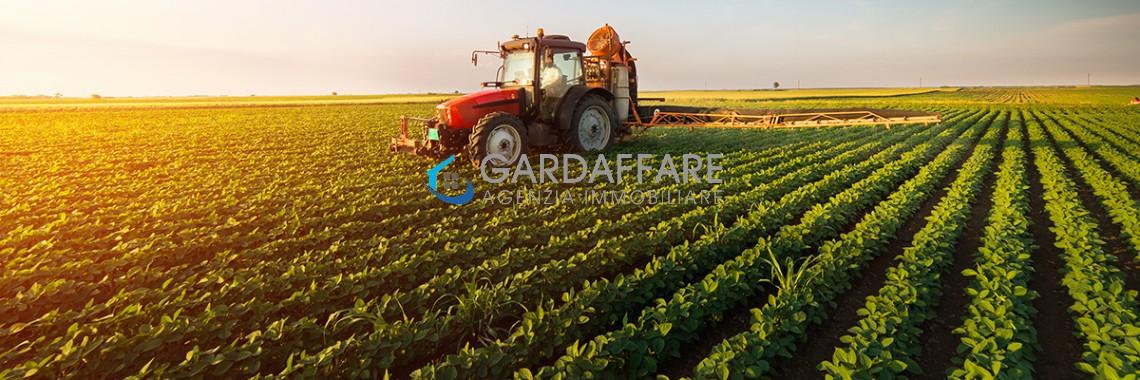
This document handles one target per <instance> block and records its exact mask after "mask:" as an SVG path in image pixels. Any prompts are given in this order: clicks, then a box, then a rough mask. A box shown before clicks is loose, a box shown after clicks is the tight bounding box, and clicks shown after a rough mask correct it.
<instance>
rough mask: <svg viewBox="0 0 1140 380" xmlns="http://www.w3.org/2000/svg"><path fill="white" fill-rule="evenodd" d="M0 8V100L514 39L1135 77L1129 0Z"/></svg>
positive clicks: (406, 60) (976, 70) (267, 89)
mask: <svg viewBox="0 0 1140 380" xmlns="http://www.w3.org/2000/svg"><path fill="white" fill-rule="evenodd" d="M613 3H614V2H611V1H557V2H552V1H519V0H515V1H462V2H460V1H455V2H436V1H425V0H421V1H407V0H403V1H391V2H389V1H363V0H346V1H267V0H264V1H262V0H258V1H215V0H204V1H201V0H200V1H192V2H189V1H173V0H158V1H125V0H102V1H79V0H74V1H72V0H64V1H34V0H14V1H4V2H2V3H0V95H11V94H27V95H32V94H53V93H56V92H58V93H62V94H64V95H65V96H87V95H89V94H93V93H99V94H102V95H106V96H146V95H207V94H208V95H249V94H258V95H271V94H327V93H329V92H331V91H337V92H339V93H342V94H348V93H358V94H362V93H404V92H426V91H455V90H459V91H470V90H473V89H475V88H477V86H478V83H479V82H480V81H484V80H491V78H492V77H493V76H494V73H495V69H496V67H497V65H496V64H494V63H493V60H492V59H491V57H483V59H482V60H481V62H480V65H479V67H472V66H471V63H470V53H471V50H473V49H494V48H495V46H496V42H497V41H501V40H504V39H507V38H508V37H509V36H510V35H511V34H520V35H528V34H533V33H534V29H535V28H536V27H543V28H545V30H546V31H547V33H548V34H567V35H570V36H571V37H572V38H574V39H576V40H584V39H585V38H586V37H587V36H589V33H590V32H591V31H593V30H594V29H595V28H597V27H598V26H601V25H602V24H603V23H609V24H611V25H613V26H614V27H615V28H616V29H617V31H618V33H619V34H620V35H621V37H622V38H623V39H625V40H631V41H632V44H630V46H629V48H630V51H631V52H632V53H633V54H634V55H635V56H636V57H637V58H638V59H639V64H638V69H639V74H640V75H641V85H642V88H645V89H703V88H709V89H720V88H733V89H735V88H770V87H771V86H772V82H774V81H779V82H780V83H781V84H782V87H784V88H789V87H793V88H794V87H795V86H796V83H797V81H799V83H800V85H801V86H803V87H860V86H876V87H878V86H884V87H887V86H890V87H894V86H906V87H913V86H917V85H918V81H919V78H920V77H921V78H923V84H924V85H926V86H939V85H952V86H962V85H1052V84H1084V83H1085V80H1086V73H1091V75H1092V83H1093V84H1140V1H1134V0H1133V1H1083V2H1073V1H1052V0H1050V1H974V0H966V1H950V2H945V3H935V2H925V1H921V2H919V1H876V0H856V1H834V2H823V1H796V2H789V1H755V2H745V1H707V2H682V1H631V2H622V3H620V4H613Z"/></svg>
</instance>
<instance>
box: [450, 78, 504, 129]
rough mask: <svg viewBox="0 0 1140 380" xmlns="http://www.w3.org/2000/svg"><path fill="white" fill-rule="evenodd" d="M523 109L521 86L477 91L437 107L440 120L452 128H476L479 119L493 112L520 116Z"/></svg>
mask: <svg viewBox="0 0 1140 380" xmlns="http://www.w3.org/2000/svg"><path fill="white" fill-rule="evenodd" d="M521 109H522V89H521V88H499V89H491V90H483V91H476V92H472V93H470V94H466V95H461V96H459V97H456V98H452V99H451V100H448V101H446V102H443V103H440V104H439V105H438V106H436V107H435V110H436V116H438V117H439V121H440V122H442V123H443V124H446V125H447V127H448V128H452V129H470V128H474V127H475V124H476V123H478V122H479V119H481V118H483V116H485V115H487V114H489V113H492V112H506V113H509V114H512V115H515V116H518V115H519V111H520V110H521Z"/></svg>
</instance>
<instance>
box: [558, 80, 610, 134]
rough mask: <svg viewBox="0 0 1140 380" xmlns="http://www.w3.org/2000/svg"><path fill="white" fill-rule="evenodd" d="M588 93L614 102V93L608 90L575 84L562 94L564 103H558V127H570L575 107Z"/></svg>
mask: <svg viewBox="0 0 1140 380" xmlns="http://www.w3.org/2000/svg"><path fill="white" fill-rule="evenodd" d="M587 95H597V96H601V97H602V98H603V99H605V100H606V102H613V100H614V94H612V93H610V92H609V91H608V90H606V89H604V88H599V87H586V86H583V85H575V86H572V87H570V89H569V90H567V91H566V95H563V96H562V103H561V104H559V105H558V113H557V116H555V118H556V119H557V120H556V121H557V122H558V129H566V128H568V127H569V126H570V125H571V123H573V120H571V119H572V118H573V117H574V108H576V107H578V102H579V101H581V100H582V98H584V97H586V96H587Z"/></svg>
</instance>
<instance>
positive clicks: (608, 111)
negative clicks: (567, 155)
mask: <svg viewBox="0 0 1140 380" xmlns="http://www.w3.org/2000/svg"><path fill="white" fill-rule="evenodd" d="M617 130H618V120H617V114H616V113H615V112H614V110H613V107H612V106H610V103H609V102H607V101H606V100H605V99H603V98H602V97H600V96H596V95H587V96H585V97H583V98H582V100H581V101H579V102H578V106H577V107H574V116H573V117H572V118H571V119H570V127H569V128H567V129H566V130H565V131H564V133H563V137H562V140H563V142H564V144H565V145H566V147H567V148H569V149H570V151H571V152H589V153H592V152H600V151H603V150H606V148H609V147H610V145H613V143H614V140H615V139H616V138H617Z"/></svg>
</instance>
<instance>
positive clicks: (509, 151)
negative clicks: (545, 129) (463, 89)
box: [467, 112, 528, 167]
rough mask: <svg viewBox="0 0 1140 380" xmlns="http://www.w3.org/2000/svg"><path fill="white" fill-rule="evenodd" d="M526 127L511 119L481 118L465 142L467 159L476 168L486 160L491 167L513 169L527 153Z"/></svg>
mask: <svg viewBox="0 0 1140 380" xmlns="http://www.w3.org/2000/svg"><path fill="white" fill-rule="evenodd" d="M526 137H527V136H526V126H524V125H523V122H522V120H519V118H518V117H517V116H515V115H511V114H509V113H506V112H493V113H490V114H487V115H486V116H483V118H482V119H479V122H478V123H476V124H475V129H474V130H472V131H471V135H470V137H469V138H468V142H467V157H468V159H470V160H471V164H472V165H475V167H479V165H480V164H482V163H483V160H484V158H487V157H490V158H487V163H488V164H490V165H493V166H509V165H514V164H515V163H516V162H517V161H518V160H519V157H521V156H522V155H523V154H526V152H527V148H528V147H527V140H526Z"/></svg>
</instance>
